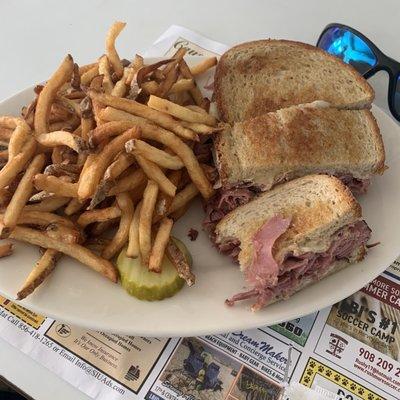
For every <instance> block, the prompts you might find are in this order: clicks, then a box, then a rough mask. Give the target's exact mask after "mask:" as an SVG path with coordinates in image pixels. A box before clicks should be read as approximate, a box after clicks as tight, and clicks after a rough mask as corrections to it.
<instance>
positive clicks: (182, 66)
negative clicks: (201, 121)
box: [179, 59, 203, 107]
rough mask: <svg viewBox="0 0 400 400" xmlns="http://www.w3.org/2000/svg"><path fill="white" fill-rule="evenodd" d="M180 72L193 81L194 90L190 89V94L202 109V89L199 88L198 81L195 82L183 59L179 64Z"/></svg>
mask: <svg viewBox="0 0 400 400" xmlns="http://www.w3.org/2000/svg"><path fill="white" fill-rule="evenodd" d="M179 70H180V73H181V75H182V77H183V78H186V79H193V83H194V88H192V89H190V90H189V93H190V95H191V96H192V98H193V100H194V102H195V103H196V104H197V105H198V106H200V107H201V105H202V104H203V95H202V93H201V91H200V89H199V88H198V86H197V84H196V81H195V80H194V78H193V75H192V73H191V72H190V69H189V67H188V65H187V64H186V62H185V60H183V59H182V60H181V61H180V63H179Z"/></svg>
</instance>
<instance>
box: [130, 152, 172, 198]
mask: <svg viewBox="0 0 400 400" xmlns="http://www.w3.org/2000/svg"><path fill="white" fill-rule="evenodd" d="M135 157H136V161H137V162H138V164H139V165H140V166H141V168H142V170H143V171H144V173H145V174H146V175H147V177H148V178H149V179H151V180H153V181H154V182H156V183H157V185H158V186H159V188H160V190H161V191H163V192H164V193H166V194H167V195H168V196H171V197H173V196H175V192H176V186H175V185H174V184H173V183H172V182H171V181H170V180H169V179H168V178H167V177H166V176H165V174H164V172H163V171H162V170H161V168H160V167H159V166H158V165H157V164H155V163H153V162H152V161H149V160H147V159H146V158H144V157H142V156H140V155H139V154H135Z"/></svg>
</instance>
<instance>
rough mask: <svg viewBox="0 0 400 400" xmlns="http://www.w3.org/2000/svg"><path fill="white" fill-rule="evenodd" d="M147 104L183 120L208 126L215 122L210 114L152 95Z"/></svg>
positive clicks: (213, 124)
mask: <svg viewBox="0 0 400 400" xmlns="http://www.w3.org/2000/svg"><path fill="white" fill-rule="evenodd" d="M147 104H148V106H149V107H151V108H154V109H155V110H158V111H162V112H165V113H167V114H170V115H172V116H173V117H175V118H178V119H181V120H183V121H187V122H196V123H200V124H206V125H210V126H215V125H216V123H217V120H216V119H215V118H214V117H213V116H212V115H209V114H203V113H198V112H196V111H192V110H190V109H188V108H186V107H182V106H180V105H179V104H175V103H173V102H172V101H169V100H166V99H162V98H160V97H157V96H154V95H151V96H150V98H149V101H148V103H147Z"/></svg>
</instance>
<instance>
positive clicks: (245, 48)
mask: <svg viewBox="0 0 400 400" xmlns="http://www.w3.org/2000/svg"><path fill="white" fill-rule="evenodd" d="M214 93H215V99H216V102H217V107H218V111H219V115H220V117H221V119H222V120H223V121H225V122H229V123H233V122H237V121H243V120H245V119H248V118H252V117H255V116H258V115H262V114H265V113H267V112H270V111H276V110H279V109H280V108H283V107H288V106H291V105H297V104H303V103H310V102H312V101H315V100H325V101H327V102H329V103H331V104H332V105H333V106H335V107H340V108H352V109H359V108H366V107H369V106H370V105H371V103H372V100H373V99H374V91H373V89H372V88H371V86H370V85H369V84H368V83H367V81H366V80H365V79H364V78H363V77H362V76H361V75H360V74H359V73H358V72H357V71H356V70H355V69H354V68H353V67H352V66H350V65H348V64H345V63H344V62H342V61H341V60H340V59H339V58H337V57H335V56H332V55H330V54H328V53H327V52H325V51H324V50H321V49H319V48H317V47H314V46H311V45H309V44H305V43H300V42H294V41H288V40H258V41H254V42H248V43H243V44H240V45H238V46H235V47H233V48H231V49H230V50H228V51H227V52H226V53H225V54H224V55H223V56H222V57H221V59H220V61H219V63H218V65H217V69H216V73H215V83H214Z"/></svg>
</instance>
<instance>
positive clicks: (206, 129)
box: [181, 121, 225, 135]
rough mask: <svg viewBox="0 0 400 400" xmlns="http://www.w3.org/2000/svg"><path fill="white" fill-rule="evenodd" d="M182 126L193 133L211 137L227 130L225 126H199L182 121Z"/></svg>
mask: <svg viewBox="0 0 400 400" xmlns="http://www.w3.org/2000/svg"><path fill="white" fill-rule="evenodd" d="M181 123H182V126H185V127H186V128H189V129H191V130H192V131H194V132H196V133H199V134H200V135H211V134H212V133H216V132H220V131H223V130H224V129H225V126H224V125H222V124H221V125H219V126H218V125H217V126H209V125H206V124H199V123H197V122H187V121H181Z"/></svg>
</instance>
